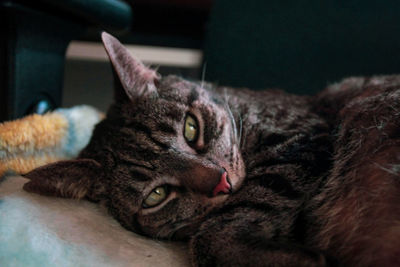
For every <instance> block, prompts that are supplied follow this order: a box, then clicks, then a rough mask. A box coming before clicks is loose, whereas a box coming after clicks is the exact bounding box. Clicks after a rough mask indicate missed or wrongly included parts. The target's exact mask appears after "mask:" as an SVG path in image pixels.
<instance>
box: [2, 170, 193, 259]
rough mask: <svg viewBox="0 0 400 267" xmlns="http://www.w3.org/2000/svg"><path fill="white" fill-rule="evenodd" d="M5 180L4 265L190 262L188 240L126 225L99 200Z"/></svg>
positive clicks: (19, 180)
mask: <svg viewBox="0 0 400 267" xmlns="http://www.w3.org/2000/svg"><path fill="white" fill-rule="evenodd" d="M25 182H27V179H25V178H23V177H20V176H8V177H6V178H3V179H1V181H0V265H1V266H40V267H45V266H157V267H159V266H187V265H189V263H188V258H187V252H186V251H187V248H186V245H185V244H181V243H169V242H161V241H155V240H151V239H148V238H145V237H142V236H139V235H136V234H135V233H132V232H130V231H127V230H125V229H124V228H122V227H121V226H120V225H119V223H118V222H116V221H115V220H114V219H113V218H112V217H111V216H109V215H108V214H107V212H106V211H105V210H103V209H102V208H101V207H100V206H99V205H97V204H95V203H90V202H88V201H85V200H80V201H78V200H71V199H61V198H53V197H44V196H39V195H35V194H30V193H27V192H25V191H23V190H22V186H23V184H24V183H25Z"/></svg>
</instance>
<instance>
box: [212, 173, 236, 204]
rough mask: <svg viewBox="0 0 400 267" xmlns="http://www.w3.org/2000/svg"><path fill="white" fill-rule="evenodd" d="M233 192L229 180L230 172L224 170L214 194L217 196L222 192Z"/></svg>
mask: <svg viewBox="0 0 400 267" xmlns="http://www.w3.org/2000/svg"><path fill="white" fill-rule="evenodd" d="M231 192H232V186H231V183H230V181H229V177H228V172H227V171H226V170H224V173H223V174H222V176H221V180H220V181H219V183H218V184H217V186H216V187H215V188H214V190H213V196H214V197H215V196H217V195H218V194H221V193H223V194H229V193H231Z"/></svg>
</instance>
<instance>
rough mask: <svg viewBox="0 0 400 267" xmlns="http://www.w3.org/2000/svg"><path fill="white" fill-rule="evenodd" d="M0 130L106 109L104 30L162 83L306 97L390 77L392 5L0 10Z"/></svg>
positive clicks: (394, 44) (90, 4)
mask: <svg viewBox="0 0 400 267" xmlns="http://www.w3.org/2000/svg"><path fill="white" fill-rule="evenodd" d="M0 23H1V25H2V26H1V29H2V34H1V37H0V38H1V39H0V70H1V71H0V90H1V91H0V101H1V104H0V121H1V120H5V119H12V118H17V117H20V116H23V115H25V114H27V113H29V112H39V113H40V112H44V111H46V110H47V109H49V108H54V107H57V106H60V105H62V106H65V107H68V106H72V105H76V104H89V105H93V106H95V107H98V108H100V109H101V110H105V109H106V108H107V106H108V105H109V104H110V103H111V101H112V97H111V96H112V89H111V88H112V74H111V68H110V64H109V63H108V59H107V58H106V56H105V53H104V50H103V48H102V45H101V43H100V32H101V31H102V30H106V31H108V32H110V33H111V34H113V35H115V36H116V37H117V38H119V39H120V40H121V42H122V43H124V44H125V45H126V46H127V47H128V49H129V50H130V51H131V52H132V53H134V54H135V55H136V56H138V57H139V58H140V59H142V60H143V61H144V62H145V63H146V64H148V65H150V66H153V67H156V68H158V69H159V71H160V72H161V74H163V75H167V74H177V75H180V76H183V77H185V78H189V79H195V80H200V79H202V77H204V78H205V79H206V80H208V81H211V82H214V83H217V84H219V85H228V86H234V87H249V88H251V89H254V90H262V89H265V88H282V89H284V90H286V91H288V92H291V93H296V94H315V93H317V92H318V91H320V90H322V89H323V88H324V87H326V85H328V84H330V83H333V82H336V81H339V80H340V79H342V78H344V77H348V76H370V75H380V74H395V73H400V50H399V47H400V35H399V34H398V33H399V32H400V31H399V30H400V1H397V0H396V1H395V0H386V1H373V0H364V1H361V0H346V1H345V0H326V1H320V0H309V1H296V0H288V1H281V0H265V1H259V0H247V1H239V0H127V1H124V0H57V1H56V0H37V1H34V2H33V1H29V0H0Z"/></svg>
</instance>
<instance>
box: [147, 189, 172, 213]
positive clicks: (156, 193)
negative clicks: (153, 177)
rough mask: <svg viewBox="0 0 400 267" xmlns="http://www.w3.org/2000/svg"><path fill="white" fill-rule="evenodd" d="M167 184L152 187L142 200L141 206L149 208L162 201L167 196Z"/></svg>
mask: <svg viewBox="0 0 400 267" xmlns="http://www.w3.org/2000/svg"><path fill="white" fill-rule="evenodd" d="M168 193H169V192H168V188H167V186H159V187H156V188H154V189H153V191H151V193H150V194H149V195H148V196H147V198H146V199H145V200H144V202H143V208H151V207H154V206H157V205H158V204H160V203H161V202H163V201H164V200H165V199H166V198H167V196H168Z"/></svg>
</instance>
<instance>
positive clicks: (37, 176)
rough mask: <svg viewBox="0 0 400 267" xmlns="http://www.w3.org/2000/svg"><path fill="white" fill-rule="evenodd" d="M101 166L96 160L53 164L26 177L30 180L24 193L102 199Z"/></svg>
mask: <svg viewBox="0 0 400 267" xmlns="http://www.w3.org/2000/svg"><path fill="white" fill-rule="evenodd" d="M102 174H103V171H102V167H101V165H100V164H99V163H98V162H97V161H95V160H92V159H74V160H65V161H59V162H55V163H51V164H48V165H45V166H42V167H39V168H37V169H34V170H32V171H30V172H28V173H26V174H23V175H22V176H23V177H25V178H28V179H30V181H29V182H27V183H26V184H24V187H23V188H24V190H25V191H28V192H31V193H37V194H40V195H46V196H56V197H65V198H77V199H81V198H84V197H88V198H90V199H92V200H95V201H98V200H101V199H102V196H103V194H104V192H105V191H106V190H105V186H104V185H102V184H101V177H102Z"/></svg>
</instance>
